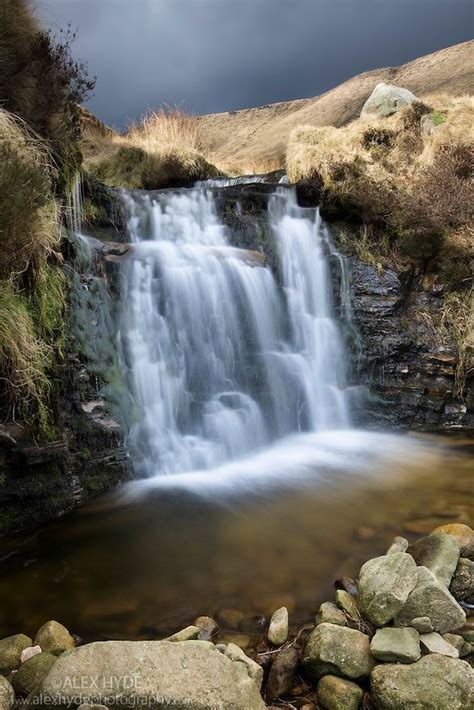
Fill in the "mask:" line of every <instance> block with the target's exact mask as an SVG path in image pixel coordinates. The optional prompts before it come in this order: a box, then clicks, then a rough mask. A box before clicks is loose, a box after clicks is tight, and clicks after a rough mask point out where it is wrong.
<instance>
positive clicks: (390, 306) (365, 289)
mask: <svg viewBox="0 0 474 710" xmlns="http://www.w3.org/2000/svg"><path fill="white" fill-rule="evenodd" d="M351 272H352V292H353V312H354V322H355V325H356V327H357V330H358V332H359V334H360V337H361V357H360V360H359V362H354V363H353V364H354V370H355V372H356V373H357V376H358V378H359V381H361V382H362V383H364V384H366V385H367V386H368V387H369V391H370V395H369V397H368V400H367V402H366V406H365V409H364V410H363V412H362V420H363V423H364V424H366V425H368V426H377V427H389V428H396V429H418V430H424V431H435V432H446V431H451V432H455V431H462V430H467V429H472V428H473V426H474V411H473V404H474V403H473V401H472V397H471V398H469V397H468V395H467V393H468V392H469V389H470V386H469V385H470V384H471V385H472V382H471V383H469V382H467V383H466V386H465V388H464V392H465V393H466V395H465V396H460V395H459V394H458V393H457V392H456V389H457V388H456V369H457V364H458V352H457V348H456V346H455V343H454V342H451V343H450V344H449V343H448V344H446V343H443V342H440V338H439V337H437V335H436V331H435V330H434V329H433V327H432V326H431V322H432V320H434V321H436V319H437V318H438V317H439V313H440V310H441V308H442V307H443V295H442V293H439V292H438V289H439V288H440V287H439V286H438V284H437V282H438V279H437V277H435V276H431V277H425V278H423V277H414V276H412V275H410V274H407V273H403V272H402V273H400V272H397V271H396V270H395V269H389V270H385V271H383V272H382V271H379V270H378V269H377V268H376V267H374V266H371V265H369V264H365V263H363V262H361V261H359V260H356V259H353V260H352V266H351Z"/></svg>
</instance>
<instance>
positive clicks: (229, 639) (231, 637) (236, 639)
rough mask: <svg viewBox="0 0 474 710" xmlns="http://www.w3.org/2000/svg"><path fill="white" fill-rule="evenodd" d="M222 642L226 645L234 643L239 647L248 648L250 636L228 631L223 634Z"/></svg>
mask: <svg viewBox="0 0 474 710" xmlns="http://www.w3.org/2000/svg"><path fill="white" fill-rule="evenodd" d="M221 641H222V643H225V644H226V645H227V644H228V643H233V644H234V645H235V646H238V647H239V648H248V647H249V646H250V637H249V636H247V635H246V634H232V633H228V634H225V635H224V636H222V639H221Z"/></svg>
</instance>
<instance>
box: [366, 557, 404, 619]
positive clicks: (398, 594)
mask: <svg viewBox="0 0 474 710" xmlns="http://www.w3.org/2000/svg"><path fill="white" fill-rule="evenodd" d="M416 582H417V573H416V564H415V561H414V560H413V557H411V555H408V554H407V553H406V552H393V553H391V554H390V555H383V556H382V557H376V558H375V559H372V560H369V561H368V562H366V563H365V564H364V565H363V566H362V568H361V570H360V575H359V596H358V605H359V609H360V611H361V612H362V615H363V616H365V618H366V619H368V620H369V621H370V622H371V623H372V624H374V626H383V625H384V624H387V623H388V622H389V621H391V620H392V619H393V617H394V616H395V614H396V613H397V612H398V611H400V609H401V608H402V606H403V605H404V603H405V602H406V600H407V598H408V595H409V594H410V592H411V591H412V590H413V589H414V587H415V585H416Z"/></svg>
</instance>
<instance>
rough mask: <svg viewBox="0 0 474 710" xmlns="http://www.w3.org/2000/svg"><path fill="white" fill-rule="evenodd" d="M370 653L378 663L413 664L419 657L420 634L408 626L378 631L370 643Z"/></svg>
mask: <svg viewBox="0 0 474 710" xmlns="http://www.w3.org/2000/svg"><path fill="white" fill-rule="evenodd" d="M370 652H371V653H372V656H373V657H374V658H376V659H377V660H378V661H388V662H389V663H414V662H415V661H418V660H419V658H420V656H421V651H420V634H419V633H418V631H416V630H415V629H412V628H410V627H409V626H407V627H406V628H404V629H396V628H393V627H386V628H385V629H378V631H377V632H376V634H375V636H374V637H373V639H372V641H371V642H370Z"/></svg>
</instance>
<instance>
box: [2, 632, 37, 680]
mask: <svg viewBox="0 0 474 710" xmlns="http://www.w3.org/2000/svg"><path fill="white" fill-rule="evenodd" d="M32 645H33V641H32V640H31V639H30V637H29V636H25V634H16V635H15V636H7V638H4V639H2V640H1V641H0V673H4V674H6V673H10V671H14V670H16V669H17V668H18V666H19V665H20V663H21V654H22V652H23V651H24V650H25V648H28V647H29V646H32Z"/></svg>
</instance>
